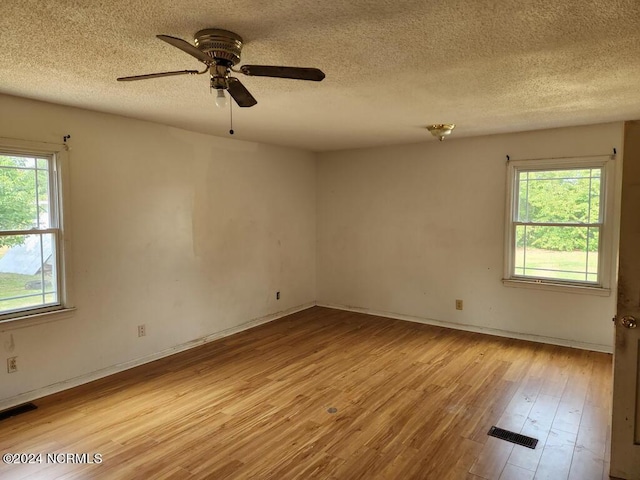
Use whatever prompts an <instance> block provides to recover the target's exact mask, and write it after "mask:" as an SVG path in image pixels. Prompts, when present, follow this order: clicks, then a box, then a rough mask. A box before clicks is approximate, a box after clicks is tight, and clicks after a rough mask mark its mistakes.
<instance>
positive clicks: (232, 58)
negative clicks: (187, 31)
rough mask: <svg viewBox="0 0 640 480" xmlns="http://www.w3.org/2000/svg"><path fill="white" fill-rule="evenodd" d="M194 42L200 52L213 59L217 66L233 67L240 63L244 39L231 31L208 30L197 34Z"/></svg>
mask: <svg viewBox="0 0 640 480" xmlns="http://www.w3.org/2000/svg"><path fill="white" fill-rule="evenodd" d="M194 42H195V44H196V47H198V50H201V51H203V52H205V53H206V54H207V55H210V56H211V57H213V58H214V59H215V61H216V64H222V65H226V66H232V65H235V64H237V63H238V62H239V61H240V54H241V53H242V37H241V36H240V35H238V34H236V33H233V32H230V31H229V30H222V29H219V28H207V29H204V30H200V31H199V32H197V33H196V34H195V37H194Z"/></svg>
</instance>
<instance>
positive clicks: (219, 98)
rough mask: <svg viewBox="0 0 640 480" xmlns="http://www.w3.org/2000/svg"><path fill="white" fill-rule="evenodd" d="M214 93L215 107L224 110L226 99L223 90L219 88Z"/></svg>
mask: <svg viewBox="0 0 640 480" xmlns="http://www.w3.org/2000/svg"><path fill="white" fill-rule="evenodd" d="M216 92H217V93H216V107H218V108H225V107H226V106H227V97H226V96H225V94H224V90H223V89H222V88H219V89H217V90H216Z"/></svg>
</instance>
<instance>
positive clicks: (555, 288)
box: [502, 278, 611, 297]
mask: <svg viewBox="0 0 640 480" xmlns="http://www.w3.org/2000/svg"><path fill="white" fill-rule="evenodd" d="M502 283H503V284H504V286H505V287H515V288H532V289H537V290H547V291H551V292H560V293H578V294H581V295H596V296H599V297H608V296H610V295H611V289H609V288H603V287H595V286H594V287H591V286H588V285H568V284H564V283H552V282H545V281H536V280H514V279H510V278H503V279H502Z"/></svg>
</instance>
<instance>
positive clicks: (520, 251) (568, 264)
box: [514, 225, 600, 283]
mask: <svg viewBox="0 0 640 480" xmlns="http://www.w3.org/2000/svg"><path fill="white" fill-rule="evenodd" d="M599 239H600V229H599V228H598V227H541V226H532V225H519V226H517V227H516V235H515V247H516V252H515V266H514V274H515V275H520V276H525V277H538V278H547V279H555V280H568V281H580V282H594V283H596V282H597V281H598V248H599Z"/></svg>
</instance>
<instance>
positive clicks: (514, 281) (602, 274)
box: [502, 155, 616, 296]
mask: <svg viewBox="0 0 640 480" xmlns="http://www.w3.org/2000/svg"><path fill="white" fill-rule="evenodd" d="M594 167H596V168H597V167H601V168H602V175H603V179H602V184H601V186H602V188H604V195H603V198H602V200H603V203H604V204H603V205H602V207H601V208H602V212H603V216H604V218H603V225H602V235H601V239H600V240H601V248H600V253H599V255H598V277H599V282H598V284H597V285H592V284H587V283H582V282H570V281H554V280H549V279H536V278H531V279H529V278H523V277H519V276H514V274H513V271H514V263H515V251H514V249H513V242H514V235H515V229H514V227H513V223H514V221H513V219H514V214H515V209H516V201H517V199H516V198H514V192H515V191H516V178H517V172H518V171H519V170H522V169H527V170H532V169H533V170H536V169H539V170H550V169H563V168H594ZM615 169H616V163H615V155H602V156H593V157H572V158H549V159H532V160H510V161H509V162H507V188H506V191H507V198H506V209H505V229H504V276H503V279H502V283H503V284H504V285H505V286H508V287H518V288H536V289H540V290H551V291H558V292H566V293H581V294H590V295H599V296H608V295H610V294H611V272H612V268H613V265H612V263H613V262H612V252H613V233H614V228H613V224H614V213H615V212H614V200H615V176H616V171H615Z"/></svg>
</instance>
